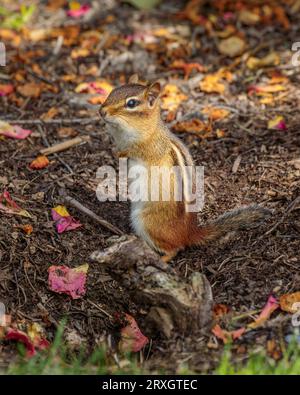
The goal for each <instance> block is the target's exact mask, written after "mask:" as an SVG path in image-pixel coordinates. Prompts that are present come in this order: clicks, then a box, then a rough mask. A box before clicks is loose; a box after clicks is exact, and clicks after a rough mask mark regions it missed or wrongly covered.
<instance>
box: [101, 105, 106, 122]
mask: <svg viewBox="0 0 300 395" xmlns="http://www.w3.org/2000/svg"><path fill="white" fill-rule="evenodd" d="M99 114H100V116H101V117H102V118H103V119H104V118H105V117H106V114H107V112H106V110H105V108H103V106H100V108H99Z"/></svg>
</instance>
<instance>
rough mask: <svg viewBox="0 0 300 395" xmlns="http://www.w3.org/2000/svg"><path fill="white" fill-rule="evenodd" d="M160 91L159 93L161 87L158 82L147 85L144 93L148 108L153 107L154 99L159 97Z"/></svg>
mask: <svg viewBox="0 0 300 395" xmlns="http://www.w3.org/2000/svg"><path fill="white" fill-rule="evenodd" d="M160 91H161V86H160V83H159V82H158V81H157V82H154V83H153V84H151V85H149V87H148V89H147V92H146V96H147V99H148V102H149V105H150V107H153V106H154V103H155V102H156V99H157V98H158V97H159V94H160Z"/></svg>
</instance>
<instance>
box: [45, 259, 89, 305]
mask: <svg viewBox="0 0 300 395" xmlns="http://www.w3.org/2000/svg"><path fill="white" fill-rule="evenodd" d="M48 272H49V278H48V283H49V288H50V289H51V291H54V292H57V293H65V294H67V295H70V296H71V298H72V299H78V298H80V297H81V296H83V295H85V292H86V290H85V283H86V273H84V272H76V271H75V269H70V268H69V267H67V266H50V267H49V269H48Z"/></svg>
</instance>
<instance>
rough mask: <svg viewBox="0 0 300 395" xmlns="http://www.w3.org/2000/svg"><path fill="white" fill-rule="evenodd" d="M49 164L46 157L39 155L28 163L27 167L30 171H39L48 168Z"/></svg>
mask: <svg viewBox="0 0 300 395" xmlns="http://www.w3.org/2000/svg"><path fill="white" fill-rule="evenodd" d="M49 163H50V162H49V159H48V158H47V156H45V155H40V156H38V157H37V158H36V159H34V160H33V161H32V162H31V163H30V165H29V167H30V169H33V170H40V169H43V168H44V167H46V166H48V165H49Z"/></svg>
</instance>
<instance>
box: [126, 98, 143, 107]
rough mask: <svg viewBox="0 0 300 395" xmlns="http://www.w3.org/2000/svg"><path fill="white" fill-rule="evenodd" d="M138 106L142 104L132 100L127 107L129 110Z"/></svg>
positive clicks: (127, 103)
mask: <svg viewBox="0 0 300 395" xmlns="http://www.w3.org/2000/svg"><path fill="white" fill-rule="evenodd" d="M138 104H140V102H139V101H138V100H136V99H130V100H128V102H126V107H127V108H134V107H136V106H137V105H138Z"/></svg>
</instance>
